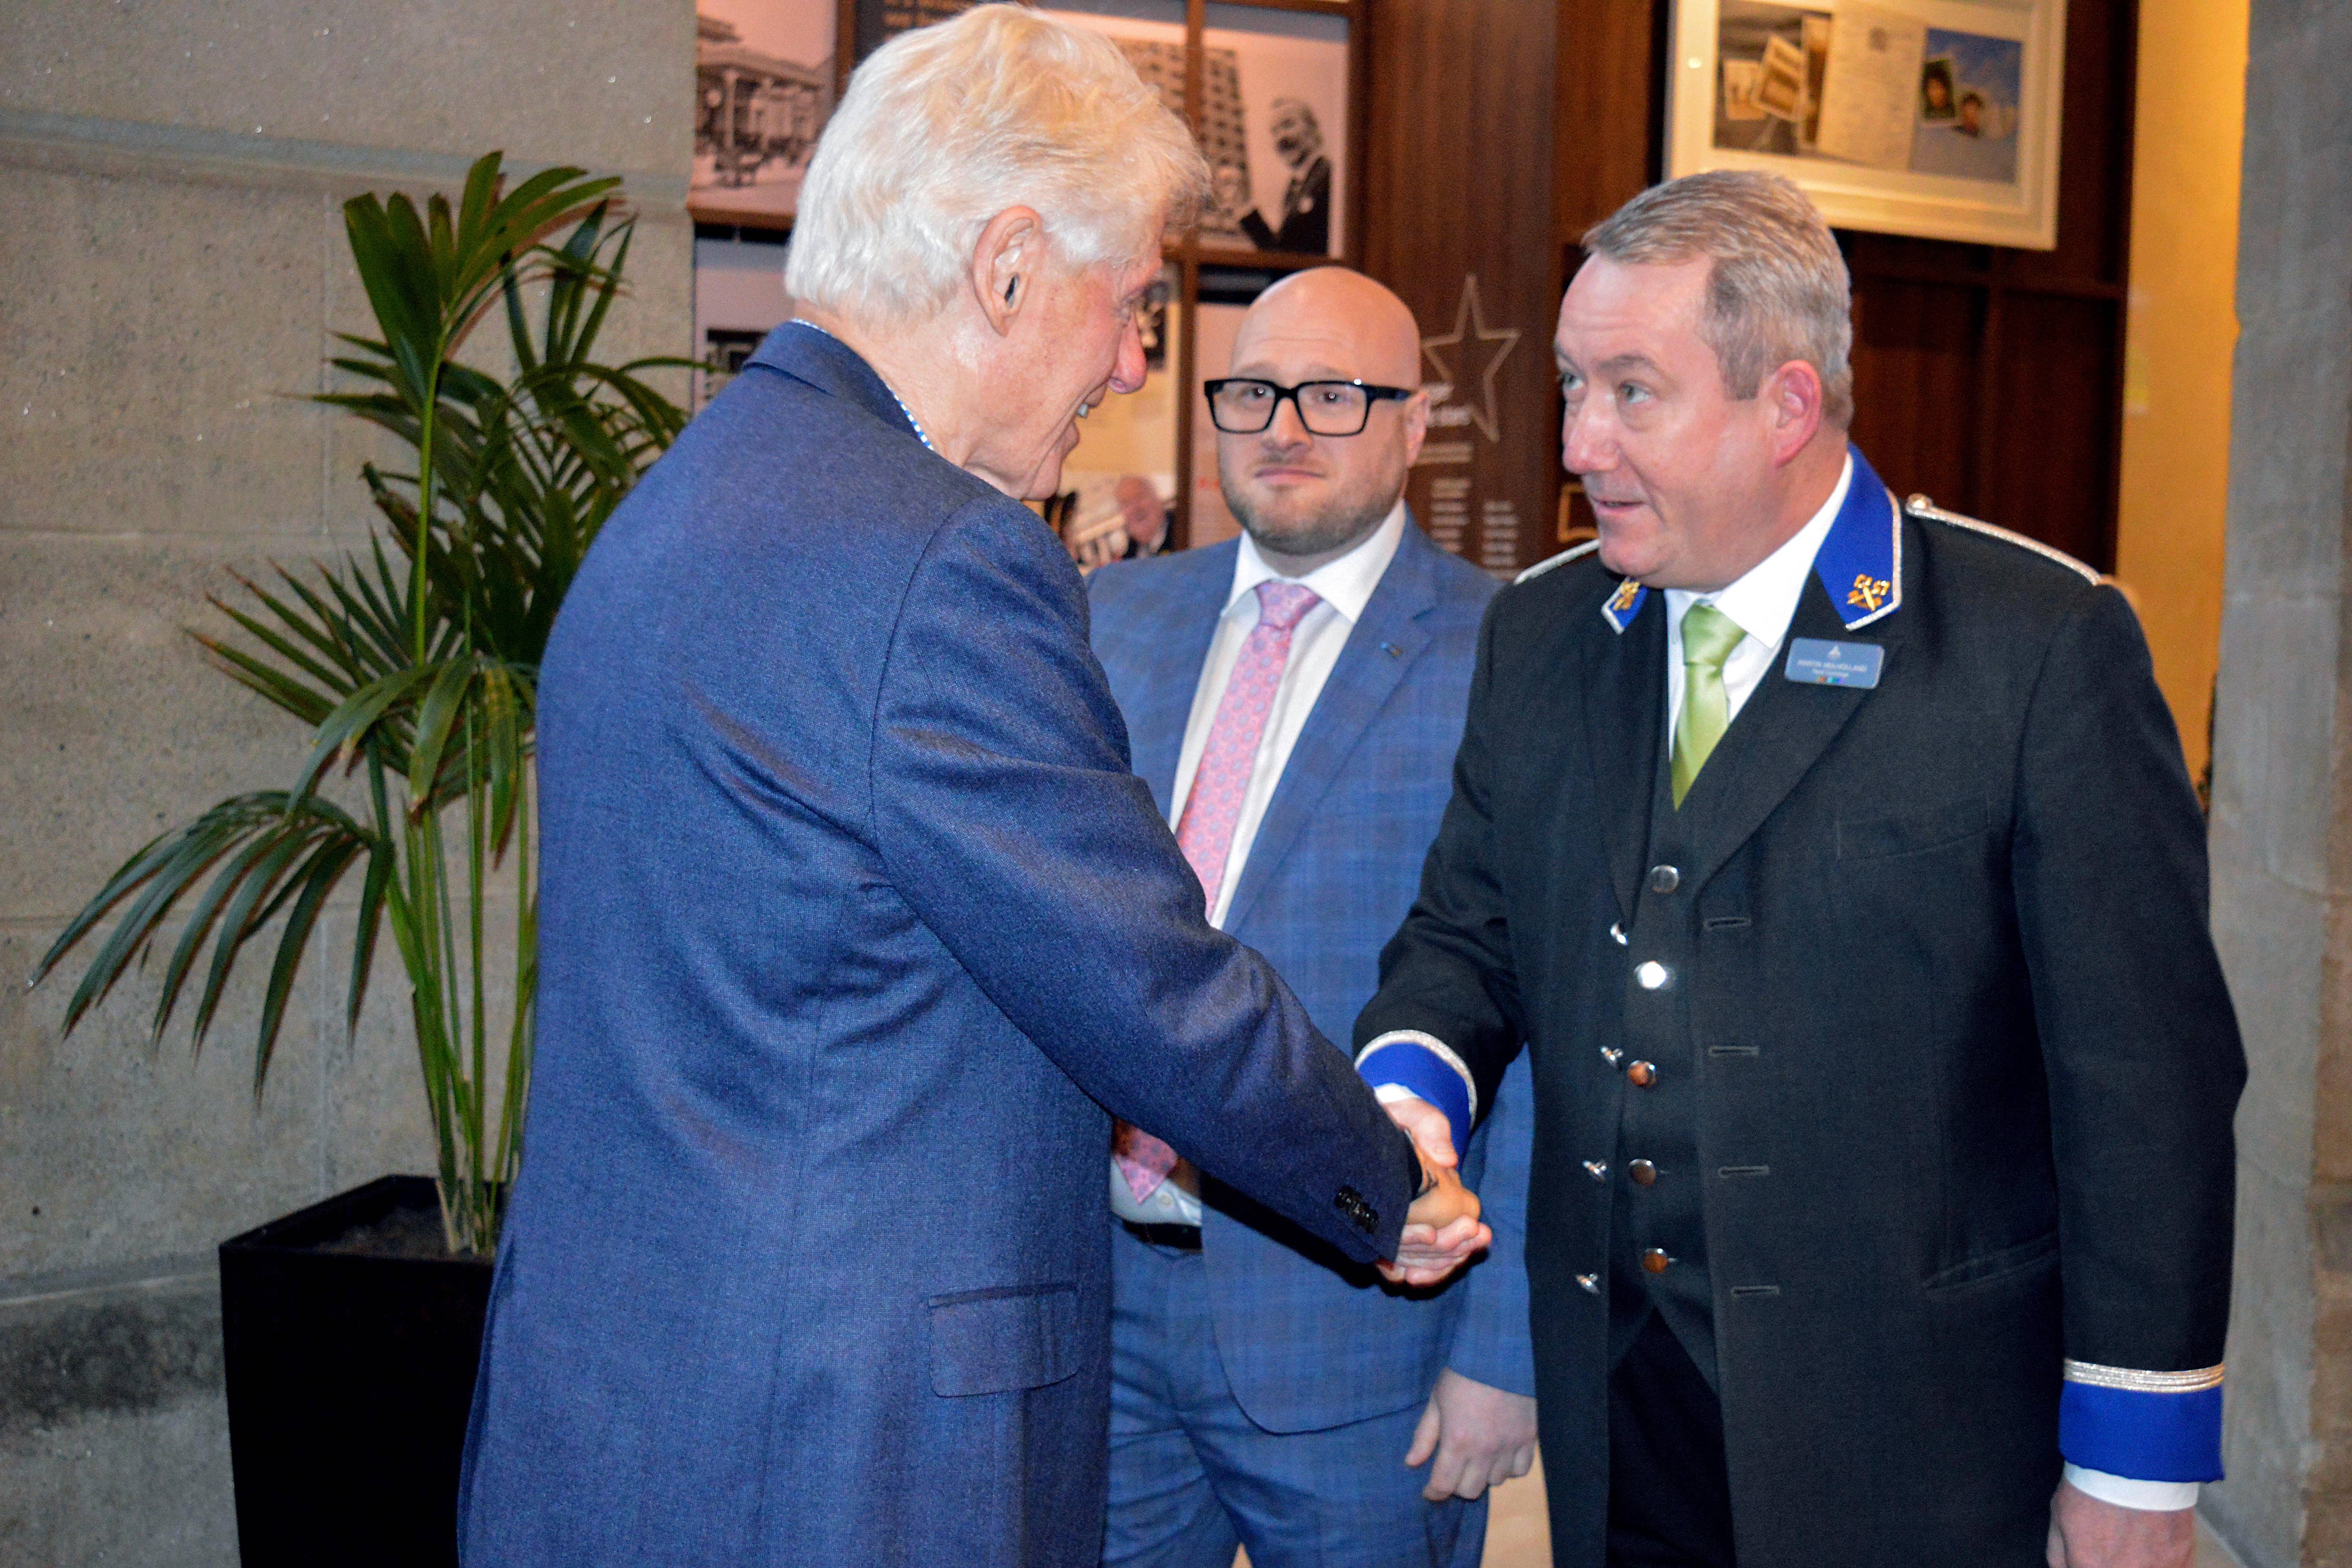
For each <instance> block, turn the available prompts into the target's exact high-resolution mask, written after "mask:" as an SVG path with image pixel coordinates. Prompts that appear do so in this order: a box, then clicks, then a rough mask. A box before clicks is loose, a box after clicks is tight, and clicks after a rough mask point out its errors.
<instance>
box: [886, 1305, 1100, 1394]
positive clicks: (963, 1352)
mask: <svg viewBox="0 0 2352 1568" xmlns="http://www.w3.org/2000/svg"><path fill="white" fill-rule="evenodd" d="M924 1305H925V1306H926V1307H927V1308H928V1309H929V1313H930V1320H931V1392H932V1393H934V1394H941V1395H946V1396H950V1397H951V1398H952V1397H958V1396H963V1395H970V1394H1009V1393H1012V1392H1013V1390H1015V1389H1021V1388H1043V1387H1045V1385H1047V1384H1049V1383H1059V1382H1060V1381H1061V1380H1062V1379H1064V1378H1065V1377H1067V1376H1069V1375H1071V1374H1072V1373H1074V1372H1076V1371H1077V1369H1078V1354H1079V1347H1078V1288H1077V1287H1076V1285H999V1286H996V1287H995V1288H993V1289H991V1290H985V1291H956V1292H954V1293H953V1294H951V1295H945V1296H933V1297H932V1298H931V1299H930V1300H929V1301H926V1302H925V1303H924Z"/></svg>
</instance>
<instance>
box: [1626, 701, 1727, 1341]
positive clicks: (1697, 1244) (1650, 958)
mask: <svg viewBox="0 0 2352 1568" xmlns="http://www.w3.org/2000/svg"><path fill="white" fill-rule="evenodd" d="M1742 711H1743V712H1744V711H1745V709H1744V708H1743V710H1742ZM1754 733H1755V727H1754V726H1753V725H1752V724H1751V725H1749V726H1748V727H1745V728H1743V727H1741V726H1740V725H1739V724H1738V720H1737V717H1736V716H1735V718H1734V722H1733V723H1732V725H1731V727H1729V728H1728V729H1727V730H1726V731H1725V733H1724V736H1723V738H1722V739H1721V740H1719V741H1718V742H1717V744H1716V748H1715V750H1714V752H1713V753H1712V754H1710V756H1709V757H1708V758H1707V765H1706V768H1702V769H1701V770H1700V772H1699V776H1698V778H1697V779H1696V780H1695V781H1694V782H1693V784H1692V786H1691V789H1690V791H1689V793H1688V794H1686V795H1685V797H1684V799H1683V804H1682V805H1681V807H1680V808H1679V809H1678V808H1676V806H1675V803H1674V797H1673V795H1672V794H1671V793H1670V789H1671V787H1672V778H1673V769H1672V768H1670V767H1669V766H1668V761H1667V757H1666V755H1665V752H1664V747H1661V748H1660V751H1659V754H1658V756H1657V758H1656V762H1655V766H1654V768H1653V770H1652V772H1653V777H1652V781H1651V788H1650V832H1649V852H1648V856H1647V859H1646V862H1645V864H1646V867H1647V869H1646V870H1645V871H1644V872H1643V875H1642V881H1641V884H1640V887H1641V891H1640V892H1639V893H1638V894H1636V897H1635V903H1634V905H1633V928H1632V929H1631V930H1629V931H1627V932H1626V936H1628V937H1629V938H1632V939H1633V944H1634V945H1636V946H1638V949H1639V950H1640V951H1641V952H1642V953H1643V954H1644V955H1647V956H1646V957H1645V958H1644V960H1643V963H1641V964H1637V965H1628V966H1627V967H1626V973H1625V980H1624V986H1625V989H1624V1007H1625V1021H1624V1030H1623V1033H1622V1036H1621V1040H1622V1051H1623V1053H1624V1054H1623V1060H1622V1061H1618V1062H1615V1063H1612V1065H1613V1066H1615V1067H1617V1068H1618V1069H1619V1070H1620V1071H1621V1073H1622V1077H1623V1087H1622V1091H1621V1093H1620V1096H1619V1101H1618V1105H1619V1111H1618V1119H1617V1139H1616V1145H1615V1148H1614V1150H1613V1152H1612V1156H1611V1158H1610V1161H1609V1164H1608V1166H1607V1167H1606V1169H1605V1172H1604V1174H1603V1175H1602V1176H1601V1178H1600V1179H1602V1180H1606V1181H1607V1182H1609V1183H1610V1184H1611V1186H1612V1195H1613V1201H1612V1206H1611V1216H1610V1232H1611V1235H1610V1248H1609V1253H1610V1291H1609V1300H1610V1310H1609V1364H1610V1365H1611V1366H1612V1367H1614V1366H1615V1365H1616V1364H1617V1363H1618V1361H1619V1360H1621V1359H1622V1357H1623V1356H1624V1354H1625V1352H1626V1351H1627V1350H1628V1349H1629V1348H1630V1347H1631V1346H1632V1345H1633V1340H1634V1337H1635V1335H1636V1334H1638V1333H1640V1331H1641V1328H1642V1324H1643V1322H1644V1321H1645V1320H1646V1319H1647V1318H1648V1316H1649V1314H1650V1312H1653V1311H1655V1312H1657V1313H1658V1314H1659V1315H1660V1316H1661V1317H1663V1318H1664V1320H1665V1322H1666V1326H1667V1327H1668V1328H1670V1329H1672V1330H1673V1331H1674V1334H1675V1338H1676V1339H1677V1340H1679V1341H1680V1342H1681V1343H1682V1346H1683V1349H1684V1350H1685V1352H1687V1353H1688V1354H1689V1355H1690V1358H1691V1360H1692V1362H1693V1363H1695V1364H1696V1365H1697V1367H1698V1369H1699V1372H1700V1373H1701V1375H1704V1376H1705V1377H1706V1381H1707V1384H1708V1385H1709V1386H1711V1387H1718V1386H1720V1385H1718V1384H1717V1375H1716V1345H1715V1300H1714V1292H1713V1287H1712V1281H1710V1279H1709V1277H1708V1273H1707V1260H1706V1185H1705V1183H1706V1172H1705V1170H1704V1167H1703V1166H1702V1164H1701V1160H1700V1155H1701V1154H1702V1150H1701V1149H1700V1146H1699V1126H1700V1121H1701V1117H1700V1111H1701V1108H1702V1102H1701V1097H1702V1096H1703V1095H1704V1094H1705V1092H1706V1064H1705V1062H1704V1061H1702V1052H1701V1051H1699V1048H1698V1043H1697V1040H1696V1037H1695V1035H1694V1033H1693V1030H1692V1024H1691V1012H1690V1001H1689V990H1688V987H1687V986H1686V985H1685V976H1687V975H1688V974H1689V973H1690V972H1691V965H1692V963H1693V962H1694V961H1695V960H1696V956H1697V946H1698V936H1699V931H1698V925H1699V914H1698V907H1697V904H1696V899H1695V898H1694V897H1693V896H1692V894H1694V893H1695V891H1696V890H1695V889H1694V888H1692V887H1689V886H1687V885H1685V883H1684V882H1683V879H1682V878H1683V873H1682V870H1681V868H1682V867H1684V866H1688V865H1693V864H1696V863H1698V862H1700V861H1702V860H1705V861H1707V862H1712V861H1714V860H1715V859H1716V857H1715V856H1713V855H1710V854H1704V853H1703V852H1704V851H1705V850H1706V849H1707V848H1708V845H1709V840H1708V837H1707V835H1708V833H1709V831H1710V828H1711V827H1713V826H1714V824H1715V822H1716V821H1717V819H1718V818H1719V816H1720V813H1719V812H1718V811H1717V810H1715V809H1714V808H1715V806H1716V804H1717V800H1718V798H1719V797H1720V795H1721V793H1722V790H1723V789H1724V788H1725V784H1724V781H1725V780H1726V779H1731V778H1734V777H1736V776H1737V774H1738V753H1739V752H1740V750H1741V749H1743V748H1744V747H1745V746H1746V745H1747V743H1748V739H1749V737H1752V735H1753V734H1754ZM1723 874H1725V875H1738V874H1739V873H1738V872H1737V871H1736V870H1734V869H1733V868H1730V867H1727V868H1726V870H1725V873H1723ZM1653 964H1655V965H1657V966H1659V967H1660V968H1662V969H1663V971H1664V973H1663V974H1661V973H1660V972H1659V970H1658V969H1653V968H1651V967H1650V966H1651V965H1653ZM1645 977H1646V978H1648V979H1651V980H1654V981H1656V982H1657V983H1656V984H1654V985H1645V984H1644V983H1643V981H1644V978H1645ZM1729 1049H1734V1050H1736V1049H1738V1048H1737V1047H1732V1048H1729ZM1645 1077H1646V1078H1647V1079H1648V1080H1649V1082H1647V1083H1646V1084H1644V1083H1643V1082H1641V1080H1642V1079H1643V1078H1645ZM1640 1160H1646V1161H1648V1162H1649V1164H1650V1166H1652V1167H1653V1168H1654V1170H1655V1173H1656V1176H1655V1179H1654V1180H1653V1181H1651V1182H1650V1183H1648V1184H1647V1185H1643V1184H1642V1183H1640V1182H1637V1181H1635V1180H1634V1177H1633V1173H1634V1162H1636V1161H1640ZM1651 1249H1657V1250H1658V1251H1662V1252H1664V1254H1665V1256H1666V1259H1667V1260H1668V1261H1667V1263H1666V1266H1665V1268H1664V1271H1663V1272H1655V1273H1654V1272H1652V1271H1651V1270H1648V1269H1646V1268H1644V1267H1643V1257H1644V1255H1645V1254H1647V1253H1648V1252H1650V1250H1651Z"/></svg>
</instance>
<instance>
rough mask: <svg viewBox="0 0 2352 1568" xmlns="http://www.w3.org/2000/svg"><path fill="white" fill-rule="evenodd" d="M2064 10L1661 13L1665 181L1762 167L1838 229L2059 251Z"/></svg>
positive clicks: (1784, 6) (2014, 2)
mask: <svg viewBox="0 0 2352 1568" xmlns="http://www.w3.org/2000/svg"><path fill="white" fill-rule="evenodd" d="M2065 34H2066V0H1792V3H1784V0H1675V11H1674V42H1673V46H1672V47H1671V49H1670V51H1669V53H1668V57H1667V68H1666V70H1667V82H1666V90H1667V136H1666V143H1667V154H1666V172H1667V173H1668V174H1669V175H1681V174H1690V173H1696V172H1698V171H1700V170H1703V169H1770V170H1772V171H1774V172H1779V173H1782V174H1786V175H1788V176H1789V177H1790V179H1792V180H1794V181H1796V183H1798V184H1800V185H1801V186H1802V187H1804V189H1805V191H1806V193H1808V194H1809V195H1811V197H1812V198H1813V200H1814V202H1815V203H1816V204H1819V205H1820V207H1821V209H1822V213H1823V214H1824V215H1826V216H1827V217H1828V219H1829V221H1830V222H1831V223H1832V225H1836V226H1838V227H1840V228H1853V229H1869V230H1872V231H1874V232H1876V233H1880V234H1897V235H1919V236H1921V237H1924V238H1928V239H1945V240H1961V241H1969V242H1974V243H1977V244H1983V245H2002V246H2020V247H2022V248H2025V249H2031V250H2048V249H2050V248H2052V247H2053V246H2055V245H2056V244H2057V243H2058V127H2059V117H2060V113H2061V110H2062V103H2061V99H2062V96H2063V94H2062V85H2063V80H2064V66H2065V59H2064V40H2065Z"/></svg>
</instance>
